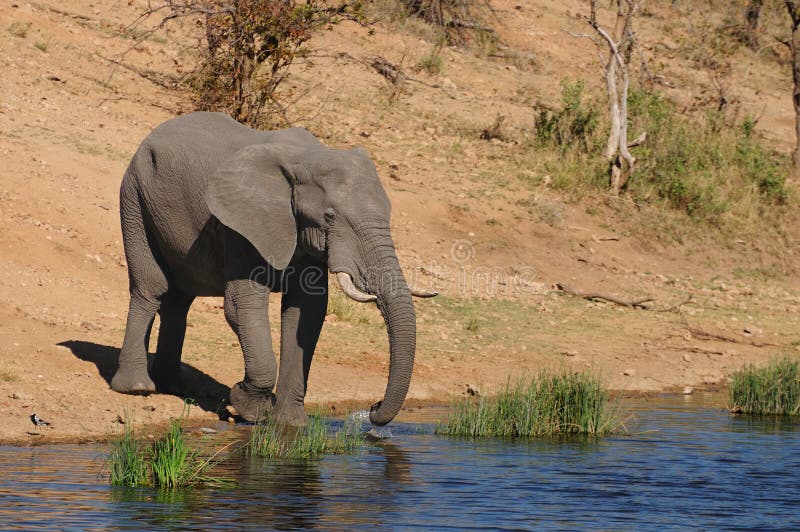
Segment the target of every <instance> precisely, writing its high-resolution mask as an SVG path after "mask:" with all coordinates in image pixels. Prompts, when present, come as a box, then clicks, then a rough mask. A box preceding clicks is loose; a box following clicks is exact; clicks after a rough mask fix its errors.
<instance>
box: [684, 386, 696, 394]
mask: <svg viewBox="0 0 800 532" xmlns="http://www.w3.org/2000/svg"><path fill="white" fill-rule="evenodd" d="M693 393H694V388H692V387H691V386H684V387H683V395H692V394H693Z"/></svg>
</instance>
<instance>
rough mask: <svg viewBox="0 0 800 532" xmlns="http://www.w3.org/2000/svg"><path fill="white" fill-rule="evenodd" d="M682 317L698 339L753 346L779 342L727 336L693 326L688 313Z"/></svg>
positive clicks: (687, 328)
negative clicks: (687, 315)
mask: <svg viewBox="0 0 800 532" xmlns="http://www.w3.org/2000/svg"><path fill="white" fill-rule="evenodd" d="M681 319H682V320H683V325H684V326H685V327H686V330H687V331H689V334H691V335H692V336H694V337H695V338H697V339H698V340H719V341H720V342H729V343H732V344H743V345H751V346H753V347H777V346H778V344H773V343H770V342H757V341H755V340H748V339H746V338H736V337H733V336H727V335H724V334H720V333H715V332H710V331H704V330H703V329H700V328H699V327H692V326H691V325H690V324H689V321H688V320H687V319H686V315H684V314H681Z"/></svg>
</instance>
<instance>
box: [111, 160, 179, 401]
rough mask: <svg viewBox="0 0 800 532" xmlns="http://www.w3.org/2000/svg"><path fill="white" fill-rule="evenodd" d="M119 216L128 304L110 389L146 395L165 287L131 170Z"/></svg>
mask: <svg viewBox="0 0 800 532" xmlns="http://www.w3.org/2000/svg"><path fill="white" fill-rule="evenodd" d="M120 214H121V218H122V238H123V241H124V243H125V258H126V260H127V262H128V280H129V283H130V294H131V300H130V305H129V307H128V321H127V324H126V326H125V339H124V340H123V342H122V350H121V351H120V354H119V367H118V368H117V372H116V373H115V374H114V378H113V379H112V380H111V388H112V389H113V390H115V391H117V392H121V393H132V394H149V393H152V392H154V391H155V389H156V387H155V383H154V382H153V381H152V380H151V379H150V376H149V375H148V373H147V349H148V346H149V343H150V331H151V329H152V327H153V319H154V318H155V314H156V311H158V307H159V304H160V299H161V298H162V296H163V295H164V294H166V292H167V288H168V284H167V277H166V275H165V273H164V270H163V269H162V267H161V264H159V261H158V260H157V258H156V256H155V250H154V249H153V245H152V244H153V243H152V239H151V238H149V237H148V234H147V229H146V228H145V224H144V218H143V216H142V214H143V213H142V205H141V203H140V198H139V194H138V190H137V186H136V179H135V175H134V174H133V173H131V170H130V169H129V170H128V172H127V173H126V175H125V178H124V179H123V181H122V188H121V190H120Z"/></svg>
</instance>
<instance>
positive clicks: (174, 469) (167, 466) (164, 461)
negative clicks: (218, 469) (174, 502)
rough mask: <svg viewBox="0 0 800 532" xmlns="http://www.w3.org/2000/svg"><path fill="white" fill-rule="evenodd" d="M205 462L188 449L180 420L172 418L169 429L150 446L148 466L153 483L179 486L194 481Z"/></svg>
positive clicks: (172, 486)
mask: <svg viewBox="0 0 800 532" xmlns="http://www.w3.org/2000/svg"><path fill="white" fill-rule="evenodd" d="M204 465H207V463H205V462H202V461H199V460H197V456H196V453H194V452H192V451H190V450H189V446H188V445H187V443H186V437H185V436H184V434H183V429H182V428H181V425H180V422H179V421H178V420H173V421H172V423H170V426H169V430H167V433H166V434H164V436H162V437H161V438H159V439H158V440H156V441H155V442H153V446H152V447H151V448H150V468H151V469H152V472H153V484H154V485H156V486H161V487H164V488H179V487H183V486H190V485H192V484H194V483H195V477H197V476H198V475H200V474H201V473H202V470H203V469H204Z"/></svg>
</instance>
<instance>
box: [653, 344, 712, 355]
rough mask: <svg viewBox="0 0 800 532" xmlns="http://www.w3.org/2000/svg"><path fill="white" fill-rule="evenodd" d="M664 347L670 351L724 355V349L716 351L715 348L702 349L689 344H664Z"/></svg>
mask: <svg viewBox="0 0 800 532" xmlns="http://www.w3.org/2000/svg"><path fill="white" fill-rule="evenodd" d="M664 349H669V350H670V351H684V352H687V353H699V354H702V355H721V356H725V354H726V353H725V352H724V351H717V350H715V349H703V348H702V347H694V346H691V345H665V346H664Z"/></svg>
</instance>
